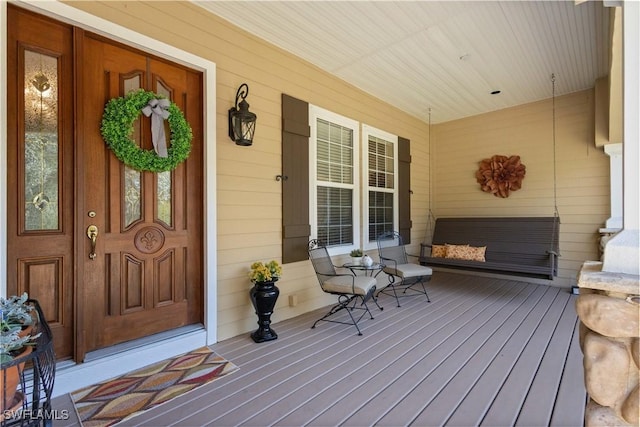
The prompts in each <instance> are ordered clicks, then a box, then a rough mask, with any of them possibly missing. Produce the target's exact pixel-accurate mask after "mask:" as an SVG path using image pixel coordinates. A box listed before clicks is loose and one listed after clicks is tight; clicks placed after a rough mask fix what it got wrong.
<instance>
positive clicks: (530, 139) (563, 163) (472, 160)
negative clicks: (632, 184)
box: [432, 91, 609, 286]
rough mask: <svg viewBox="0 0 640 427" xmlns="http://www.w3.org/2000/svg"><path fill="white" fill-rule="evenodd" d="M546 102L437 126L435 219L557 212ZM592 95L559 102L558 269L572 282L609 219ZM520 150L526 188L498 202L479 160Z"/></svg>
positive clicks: (604, 160)
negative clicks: (484, 182)
mask: <svg viewBox="0 0 640 427" xmlns="http://www.w3.org/2000/svg"><path fill="white" fill-rule="evenodd" d="M552 105H553V104H552V100H550V99H548V100H544V101H540V102H536V103H532V104H528V105H522V106H518V107H515V108H510V109H506V110H502V111H497V112H493V113H489V114H483V115H480V116H475V117H470V118H466V119H462V120H456V121H452V122H448V123H443V124H439V125H437V126H434V129H433V130H432V133H433V134H434V146H435V148H434V151H435V153H434V155H435V167H434V172H435V186H436V191H435V199H434V205H435V210H436V214H437V216H442V217H446V216H529V215H531V216H547V215H553V212H554V183H553V127H552V123H553V108H552ZM593 129H594V116H593V93H592V91H584V92H579V93H574V94H571V95H567V96H563V97H559V98H557V99H556V177H557V188H556V191H557V198H558V200H557V205H558V210H559V213H560V220H561V225H560V252H561V255H562V257H561V258H560V273H559V278H558V279H557V280H556V281H555V283H554V284H558V285H562V286H569V285H572V284H575V276H576V272H577V270H578V269H579V268H580V265H581V264H582V262H583V261H584V260H586V259H597V257H598V241H597V239H598V233H597V232H598V228H599V227H602V225H603V223H604V221H605V220H606V219H607V218H608V216H609V160H608V157H607V156H606V155H605V154H604V153H603V151H602V150H601V149H598V148H596V147H595V146H594V142H593V141H594V136H593ZM495 154H502V155H506V156H510V155H519V156H520V157H521V159H522V162H523V163H524V164H525V165H526V167H527V175H526V177H525V179H524V181H523V187H522V189H521V190H519V191H516V192H513V193H511V195H510V196H509V198H506V199H500V198H496V197H494V196H492V195H489V194H486V193H483V192H482V191H481V190H480V186H479V184H477V183H476V181H475V176H474V175H475V171H476V170H477V168H478V162H479V161H480V160H482V159H484V158H488V157H491V156H493V155H495Z"/></svg>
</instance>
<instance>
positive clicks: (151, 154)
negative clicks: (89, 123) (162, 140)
mask: <svg viewBox="0 0 640 427" xmlns="http://www.w3.org/2000/svg"><path fill="white" fill-rule="evenodd" d="M160 98H164V97H163V96H161V95H158V94H155V93H153V92H148V91H145V90H143V89H140V90H137V91H134V92H129V93H128V94H127V95H126V96H125V97H124V98H122V97H120V98H113V99H111V100H109V102H107V105H106V106H105V107H104V113H103V115H102V126H101V127H100V131H101V132H102V137H103V138H104V140H105V141H106V143H107V145H108V146H109V148H110V149H111V150H112V151H113V153H114V154H115V155H116V157H117V158H118V159H120V161H122V162H123V163H124V164H126V165H127V166H130V167H132V168H133V169H136V170H139V171H150V172H164V171H170V170H173V169H175V168H176V167H177V166H178V165H179V164H180V163H182V162H183V161H185V160H186V159H187V157H189V153H190V152H191V139H192V138H193V135H192V133H191V126H189V123H187V121H186V120H185V118H184V115H183V114H182V111H180V108H178V106H177V105H176V104H174V103H173V102H172V103H171V104H170V105H169V108H168V111H169V118H168V119H167V121H168V122H169V129H170V131H171V138H170V144H169V147H168V148H167V157H160V156H158V155H157V154H156V152H155V151H154V150H143V149H142V148H140V147H138V146H137V145H136V144H135V143H134V142H133V140H132V139H131V134H132V133H133V123H134V122H135V120H136V119H137V118H138V116H139V115H140V113H141V110H142V108H144V107H145V106H146V105H147V104H148V103H149V101H150V100H152V99H160Z"/></svg>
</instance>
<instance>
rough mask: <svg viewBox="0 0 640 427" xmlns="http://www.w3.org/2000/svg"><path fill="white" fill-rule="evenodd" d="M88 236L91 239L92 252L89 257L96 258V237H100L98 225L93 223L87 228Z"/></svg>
mask: <svg viewBox="0 0 640 427" xmlns="http://www.w3.org/2000/svg"><path fill="white" fill-rule="evenodd" d="M87 237H88V238H89V240H91V252H90V253H89V259H96V256H97V255H96V239H97V238H98V227H97V226H95V225H93V224H91V225H90V226H89V227H88V228H87Z"/></svg>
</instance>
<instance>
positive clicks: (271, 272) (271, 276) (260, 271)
mask: <svg viewBox="0 0 640 427" xmlns="http://www.w3.org/2000/svg"><path fill="white" fill-rule="evenodd" d="M281 274H282V267H280V264H278V261H276V260H273V261H269V262H267V263H266V264H265V263H263V262H262V261H257V262H254V263H253V264H251V271H250V272H249V279H251V281H252V282H254V283H255V282H270V281H275V280H278V279H279V278H280V275H281Z"/></svg>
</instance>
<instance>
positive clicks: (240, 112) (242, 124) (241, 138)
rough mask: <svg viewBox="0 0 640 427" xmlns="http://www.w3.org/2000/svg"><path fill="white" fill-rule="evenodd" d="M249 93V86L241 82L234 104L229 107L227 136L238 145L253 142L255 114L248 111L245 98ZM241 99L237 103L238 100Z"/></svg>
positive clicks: (247, 144) (246, 144)
mask: <svg viewBox="0 0 640 427" xmlns="http://www.w3.org/2000/svg"><path fill="white" fill-rule="evenodd" d="M247 95H249V86H247V84H246V83H242V84H241V85H240V87H239V88H238V92H236V105H235V106H234V107H233V108H231V109H229V138H231V140H232V141H234V142H235V143H236V144H238V145H244V146H249V145H251V144H253V133H254V132H255V130H256V119H257V116H256V115H255V114H253V113H252V112H251V111H249V103H248V102H247V101H246V100H245V99H246V97H247ZM240 98H242V101H240V103H238V100H239V99H240Z"/></svg>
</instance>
